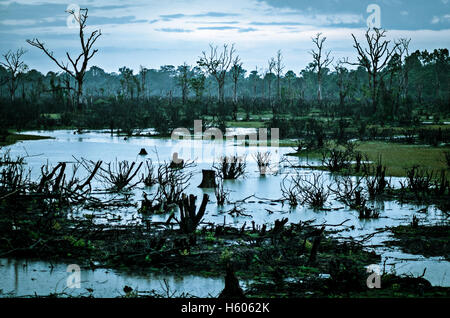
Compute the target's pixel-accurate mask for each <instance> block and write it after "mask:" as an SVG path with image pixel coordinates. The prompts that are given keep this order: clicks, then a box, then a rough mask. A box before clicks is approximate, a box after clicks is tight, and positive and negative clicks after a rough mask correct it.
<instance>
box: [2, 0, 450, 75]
mask: <svg viewBox="0 0 450 318" xmlns="http://www.w3.org/2000/svg"><path fill="white" fill-rule="evenodd" d="M372 4H376V5H378V6H379V8H380V15H379V16H380V18H381V19H380V21H381V25H380V26H381V28H384V29H386V30H387V36H388V38H389V39H391V40H395V39H399V38H411V44H410V51H415V50H417V49H420V50H423V49H428V50H433V49H435V48H444V47H445V48H449V47H450V0H428V1H425V0H326V1H325V0H220V1H218V0H207V1H206V0H170V1H161V0H133V1H131V0H125V1H124V0H108V1H106V0H85V1H77V0H68V1H63V0H26V1H25V0H14V1H12V0H0V53H2V54H4V53H6V52H7V51H8V50H9V49H13V50H14V49H18V48H21V47H23V48H25V49H26V50H27V53H26V55H25V56H24V59H25V62H26V63H27V64H28V66H29V68H30V69H37V70H39V71H41V72H44V73H46V72H47V71H50V70H52V71H57V70H58V69H57V66H55V65H54V64H53V62H51V61H50V60H49V59H48V57H46V56H45V55H44V54H43V53H42V52H41V51H40V50H39V49H37V48H34V47H31V46H30V45H29V44H28V43H26V40H27V39H33V38H38V39H39V40H41V41H42V42H44V43H45V44H46V46H47V47H48V48H50V49H51V50H52V51H53V52H54V55H55V57H57V58H58V59H59V60H62V61H64V60H65V52H69V53H71V54H73V55H75V54H76V53H78V52H80V43H79V38H78V35H77V29H76V28H73V24H72V21H70V19H69V20H68V16H69V15H68V14H67V13H66V12H65V11H66V10H67V9H68V8H77V7H81V8H88V9H89V18H88V22H87V24H88V27H87V31H89V32H92V31H93V30H96V29H100V30H101V32H102V36H101V37H100V38H99V39H98V41H97V43H96V48H98V49H99V52H98V53H97V55H96V56H95V57H94V58H93V59H92V60H91V61H90V63H91V64H90V65H91V66H92V65H96V66H98V67H101V68H103V69H105V70H106V71H108V72H118V69H119V68H120V67H122V66H127V67H130V68H132V69H133V70H135V72H137V71H138V70H139V67H140V66H141V65H142V66H144V67H147V68H156V69H159V67H160V66H161V65H181V64H183V63H184V62H186V63H188V64H189V65H194V64H195V63H196V61H197V60H198V59H199V56H200V55H201V54H202V51H205V50H208V48H209V45H210V44H213V45H218V46H222V45H223V44H224V43H229V44H235V48H236V50H237V54H238V55H239V56H240V57H241V60H242V62H243V67H244V69H246V70H249V71H251V70H254V69H255V68H256V67H258V69H259V70H260V71H264V70H265V69H267V64H268V62H267V61H268V60H269V59H270V58H271V57H274V56H276V53H277V51H278V50H281V51H282V54H283V57H284V64H285V71H287V70H293V71H294V72H295V73H297V74H298V73H299V71H300V70H301V69H303V68H305V67H306V66H307V65H308V63H310V62H311V60H312V57H311V54H310V53H309V51H310V50H311V49H313V44H312V41H311V37H312V36H314V35H315V34H317V33H318V32H321V33H323V35H324V36H325V37H326V38H327V40H326V42H325V49H326V50H331V51H332V53H331V56H333V57H334V58H335V60H338V59H340V58H343V57H349V58H350V60H351V61H352V60H355V59H356V55H355V49H354V48H353V39H352V37H351V34H352V33H353V34H355V36H356V37H357V38H359V39H362V38H363V36H364V32H365V31H366V30H367V27H368V25H367V19H368V18H369V16H371V15H372V14H373V13H374V11H370V12H368V11H367V9H368V6H369V5H372Z"/></svg>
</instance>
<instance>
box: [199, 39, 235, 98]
mask: <svg viewBox="0 0 450 318" xmlns="http://www.w3.org/2000/svg"><path fill="white" fill-rule="evenodd" d="M217 50H218V47H217V46H216V47H214V46H213V45H210V53H209V55H207V54H206V52H205V51H203V56H202V57H200V60H198V61H197V64H198V65H199V66H200V67H201V68H203V69H204V70H205V72H207V73H208V74H210V75H211V76H213V77H214V78H215V79H216V81H217V85H218V87H219V91H218V93H219V96H218V97H219V102H221V103H224V102H225V77H226V75H227V72H228V71H229V70H230V67H231V64H232V63H233V55H234V53H235V52H236V50H235V49H234V44H233V45H232V46H231V48H230V49H228V44H224V45H223V51H222V52H221V53H220V54H219V53H218V52H217Z"/></svg>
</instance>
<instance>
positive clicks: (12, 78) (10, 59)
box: [0, 49, 28, 102]
mask: <svg viewBox="0 0 450 318" xmlns="http://www.w3.org/2000/svg"><path fill="white" fill-rule="evenodd" d="M25 53H26V51H25V50H24V49H18V50H17V51H15V52H12V51H8V53H6V54H3V58H4V59H5V62H0V64H1V65H3V66H4V67H5V68H6V70H7V71H8V75H9V80H8V89H9V94H10V97H11V102H13V101H14V98H15V95H16V90H17V87H18V86H19V82H18V80H19V78H20V76H21V75H22V74H23V73H24V72H25V71H26V70H27V69H28V66H27V65H26V64H25V63H24V61H22V56H23V55H24V54H25Z"/></svg>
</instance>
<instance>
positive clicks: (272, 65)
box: [264, 57, 277, 115]
mask: <svg viewBox="0 0 450 318" xmlns="http://www.w3.org/2000/svg"><path fill="white" fill-rule="evenodd" d="M276 64H277V63H276V62H275V59H274V58H273V57H272V58H271V59H270V60H269V61H268V66H269V68H268V69H267V73H266V76H264V78H265V79H266V81H267V88H268V94H269V95H268V96H269V105H271V106H272V78H273V76H274V74H273V71H274V69H275V66H276ZM272 113H273V114H274V115H275V107H273V106H272Z"/></svg>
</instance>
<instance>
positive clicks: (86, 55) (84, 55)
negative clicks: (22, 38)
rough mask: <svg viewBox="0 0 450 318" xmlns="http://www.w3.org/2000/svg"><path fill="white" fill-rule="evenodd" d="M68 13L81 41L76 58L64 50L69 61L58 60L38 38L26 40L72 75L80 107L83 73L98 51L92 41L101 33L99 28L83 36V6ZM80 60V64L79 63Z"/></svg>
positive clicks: (86, 16) (84, 21) (85, 11)
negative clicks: (77, 28) (76, 26)
mask: <svg viewBox="0 0 450 318" xmlns="http://www.w3.org/2000/svg"><path fill="white" fill-rule="evenodd" d="M67 13H69V14H70V15H72V16H73V18H74V19H75V21H76V22H77V24H78V26H79V30H80V32H79V36H80V43H81V49H82V52H81V53H80V54H79V55H78V56H77V58H75V59H74V58H72V57H71V56H70V54H69V53H68V52H66V56H67V58H68V60H69V62H70V66H69V62H66V63H64V62H62V61H58V60H57V59H56V58H55V57H54V55H53V52H52V51H49V49H48V48H46V47H45V43H43V42H41V41H40V40H38V39H33V40H27V42H28V43H29V44H30V45H32V46H34V47H37V48H38V49H40V50H42V51H43V52H44V53H45V54H46V55H47V56H48V57H49V58H50V59H51V60H52V61H53V62H55V63H56V65H57V66H58V67H59V68H60V69H62V70H63V71H65V72H67V73H68V74H70V76H71V77H73V78H74V79H75V80H76V82H77V106H78V108H80V107H81V97H82V95H83V80H84V75H85V74H86V69H87V66H88V62H89V60H90V59H92V58H93V57H94V55H95V54H96V53H97V52H98V50H97V49H92V47H93V46H94V43H95V42H96V41H97V39H98V38H99V37H100V36H101V35H102V33H101V31H100V30H95V31H93V32H91V33H90V35H89V36H88V37H87V39H86V38H85V34H84V33H85V29H86V21H87V18H88V9H87V8H83V9H80V11H79V12H77V11H75V10H69V11H67ZM80 62H81V65H79V63H80Z"/></svg>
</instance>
